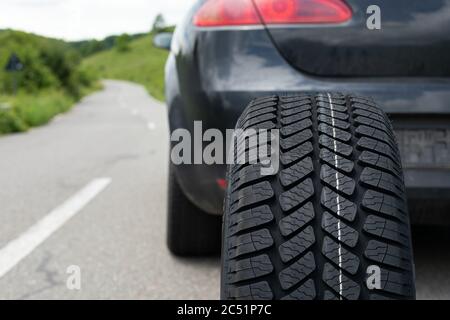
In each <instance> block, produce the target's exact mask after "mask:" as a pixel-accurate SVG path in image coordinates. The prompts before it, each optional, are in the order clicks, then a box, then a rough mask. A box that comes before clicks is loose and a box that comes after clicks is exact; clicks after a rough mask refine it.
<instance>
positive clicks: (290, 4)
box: [194, 0, 352, 27]
mask: <svg viewBox="0 0 450 320" xmlns="http://www.w3.org/2000/svg"><path fill="white" fill-rule="evenodd" d="M351 17H352V11H351V9H350V8H349V7H348V5H347V4H346V3H345V2H344V1H343V0H207V1H206V2H205V4H204V5H203V6H202V7H201V8H200V10H199V11H198V13H197V14H196V16H195V17H194V24H195V25H196V26H200V27H213V26H215V27H217V26H236V25H257V24H261V19H262V21H263V22H264V23H265V24H295V23H342V22H345V21H348V20H350V18H351Z"/></svg>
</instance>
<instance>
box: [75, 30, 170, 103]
mask: <svg viewBox="0 0 450 320" xmlns="http://www.w3.org/2000/svg"><path fill="white" fill-rule="evenodd" d="M167 56H168V52H167V51H166V50H162V49H158V48H155V47H153V44H152V36H150V35H147V36H144V37H142V38H139V39H137V40H133V41H131V43H130V49H129V50H128V51H126V52H119V51H118V50H117V49H114V48H113V49H110V50H108V51H104V52H101V53H98V54H95V55H93V56H91V57H89V58H87V59H85V60H84V62H83V64H82V68H86V69H88V70H89V72H93V73H94V74H96V75H97V76H99V77H100V78H103V79H119V80H128V81H133V82H137V83H140V84H142V85H144V86H145V87H146V88H147V90H148V92H149V93H150V94H151V95H152V96H153V97H155V98H157V99H159V100H161V101H163V100H164V64H165V62H166V59H167Z"/></svg>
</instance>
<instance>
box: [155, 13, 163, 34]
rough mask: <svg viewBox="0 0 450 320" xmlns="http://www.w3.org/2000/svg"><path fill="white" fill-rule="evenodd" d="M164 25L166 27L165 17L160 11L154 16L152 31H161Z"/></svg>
mask: <svg viewBox="0 0 450 320" xmlns="http://www.w3.org/2000/svg"><path fill="white" fill-rule="evenodd" d="M165 27H166V19H164V16H163V15H162V14H161V13H159V14H158V15H157V16H156V18H155V21H154V22H153V27H152V33H158V32H161V31H162V30H164V28H165Z"/></svg>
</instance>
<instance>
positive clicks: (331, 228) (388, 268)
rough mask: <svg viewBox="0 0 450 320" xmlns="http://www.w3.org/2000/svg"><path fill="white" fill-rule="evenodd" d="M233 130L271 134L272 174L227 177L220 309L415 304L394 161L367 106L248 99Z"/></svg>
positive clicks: (358, 101) (245, 167)
mask: <svg viewBox="0 0 450 320" xmlns="http://www.w3.org/2000/svg"><path fill="white" fill-rule="evenodd" d="M237 128H241V129H244V130H247V129H249V128H254V129H259V128H272V129H273V128H276V129H279V133H280V139H279V145H280V152H279V153H280V158H279V159H280V166H279V167H280V168H279V171H278V173H277V174H275V175H272V176H264V175H262V174H261V170H260V169H261V165H260V164H254V163H253V164H249V163H246V164H236V165H230V166H229V168H228V175H227V178H228V181H229V186H228V190H227V193H226V199H225V213H224V214H225V216H224V238H223V251H222V284H221V297H222V298H223V299H257V300H261V299H294V300H309V299H320V300H322V299H326V300H328V299H338V300H344V299H414V298H415V284H414V265H413V257H412V250H411V246H412V245H411V232H410V222H409V216H408V210H407V204H406V198H405V187H404V181H403V173H402V167H401V161H400V156H399V151H398V148H397V143H396V140H395V138H394V134H393V129H392V126H391V124H390V122H389V119H388V118H387V116H386V115H385V114H384V113H383V111H381V110H380V109H379V108H378V107H377V105H376V104H375V103H374V102H373V101H372V100H369V99H366V98H361V97H356V96H351V95H343V94H327V93H324V94H317V95H306V94H301V95H297V96H284V97H283V96H280V97H278V96H273V97H267V98H261V99H256V100H254V101H252V102H251V103H250V105H249V106H248V107H247V108H246V110H245V111H244V113H243V114H242V116H241V118H240V119H239V121H238V125H237ZM246 147H247V145H246ZM250 149H251V148H250V147H247V149H245V150H247V151H248V150H250Z"/></svg>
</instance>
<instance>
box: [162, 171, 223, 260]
mask: <svg viewBox="0 0 450 320" xmlns="http://www.w3.org/2000/svg"><path fill="white" fill-rule="evenodd" d="M173 171H174V168H173V167H172V165H170V169H169V197H168V202H169V203H168V213H167V243H168V247H169V249H170V251H171V252H172V253H173V254H175V255H177V256H203V255H214V254H219V253H220V247H221V235H222V218H221V217H220V216H214V215H210V214H207V213H205V212H203V211H202V210H201V209H199V208H197V207H196V206H195V205H194V204H193V203H192V202H191V201H190V200H189V199H188V198H187V197H186V196H185V195H184V193H183V191H182V190H181V188H180V186H179V184H178V182H177V179H176V177H175V174H174V172H173Z"/></svg>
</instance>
